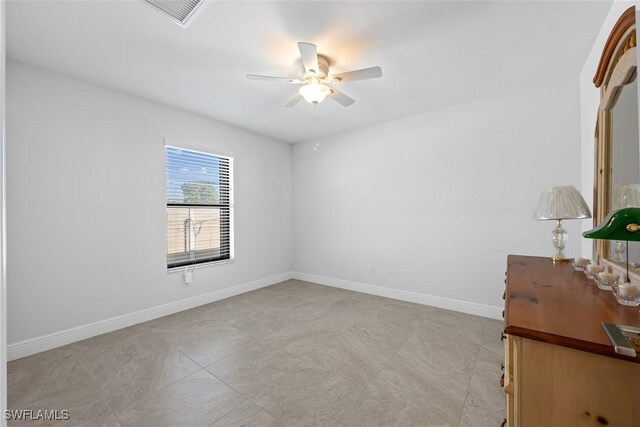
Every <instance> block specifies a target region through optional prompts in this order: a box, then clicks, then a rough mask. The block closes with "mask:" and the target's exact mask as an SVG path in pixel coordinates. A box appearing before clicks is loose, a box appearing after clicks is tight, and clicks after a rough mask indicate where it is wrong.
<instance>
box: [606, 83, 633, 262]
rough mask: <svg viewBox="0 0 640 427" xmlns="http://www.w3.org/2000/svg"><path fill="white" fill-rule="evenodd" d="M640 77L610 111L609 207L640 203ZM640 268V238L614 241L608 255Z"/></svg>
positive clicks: (611, 258)
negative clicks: (639, 127)
mask: <svg viewBox="0 0 640 427" xmlns="http://www.w3.org/2000/svg"><path fill="white" fill-rule="evenodd" d="M639 141H640V137H639V134H638V81H637V79H635V80H634V81H633V82H631V83H629V84H627V85H625V86H624V87H623V89H622V92H621V93H620V95H619V97H618V100H617V101H616V103H615V106H614V107H613V110H612V111H611V189H610V191H611V192H610V193H609V194H611V201H610V206H609V211H612V210H616V209H621V208H626V207H640V143H639ZM626 257H629V267H630V268H634V269H635V270H636V272H638V271H640V242H629V251H628V253H627V251H626V242H611V253H610V256H609V259H610V260H612V261H615V262H619V263H622V262H624V261H625V260H626Z"/></svg>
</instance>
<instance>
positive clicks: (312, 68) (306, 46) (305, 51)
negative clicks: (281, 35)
mask: <svg viewBox="0 0 640 427" xmlns="http://www.w3.org/2000/svg"><path fill="white" fill-rule="evenodd" d="M298 49H300V57H301V58H302V64H303V65H304V69H305V71H306V72H307V73H310V72H314V73H315V74H319V72H320V69H319V68H318V49H316V45H314V44H311V43H304V42H299V43H298Z"/></svg>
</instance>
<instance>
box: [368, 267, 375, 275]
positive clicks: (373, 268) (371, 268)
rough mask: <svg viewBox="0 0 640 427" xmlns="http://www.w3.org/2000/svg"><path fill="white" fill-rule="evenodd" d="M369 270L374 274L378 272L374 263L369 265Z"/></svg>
mask: <svg viewBox="0 0 640 427" xmlns="http://www.w3.org/2000/svg"><path fill="white" fill-rule="evenodd" d="M367 271H368V272H369V274H374V273H375V272H376V268H375V267H374V266H373V265H370V266H368V267H367Z"/></svg>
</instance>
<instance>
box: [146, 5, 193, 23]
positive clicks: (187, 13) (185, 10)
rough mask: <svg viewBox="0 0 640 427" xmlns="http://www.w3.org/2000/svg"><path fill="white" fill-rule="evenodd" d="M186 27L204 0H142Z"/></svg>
mask: <svg viewBox="0 0 640 427" xmlns="http://www.w3.org/2000/svg"><path fill="white" fill-rule="evenodd" d="M144 1H145V2H147V3H149V4H150V5H151V6H153V7H155V8H156V9H158V10H160V11H161V12H164V13H166V14H167V15H169V16H170V17H171V18H172V19H173V20H174V21H176V22H177V23H178V24H180V25H182V26H183V27H186V26H187V25H189V21H190V20H191V19H192V18H193V17H194V16H195V14H196V11H197V10H198V9H199V8H200V6H201V5H202V3H204V1H205V0H144Z"/></svg>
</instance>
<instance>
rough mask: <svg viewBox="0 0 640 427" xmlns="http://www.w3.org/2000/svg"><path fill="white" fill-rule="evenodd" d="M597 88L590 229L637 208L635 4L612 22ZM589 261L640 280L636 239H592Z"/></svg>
mask: <svg viewBox="0 0 640 427" xmlns="http://www.w3.org/2000/svg"><path fill="white" fill-rule="evenodd" d="M593 81H594V84H595V85H596V87H598V88H600V106H599V108H598V119H597V125H596V131H595V180H594V182H595V187H594V197H593V200H594V207H593V211H594V215H593V223H594V227H595V226H597V225H599V224H600V223H601V222H602V220H603V219H604V217H605V216H606V215H607V214H608V213H609V212H611V211H613V210H616V209H620V208H624V207H640V132H639V131H638V128H639V126H638V118H639V116H638V97H639V92H638V81H637V56H636V22H635V7H633V6H632V7H630V8H629V9H627V10H626V11H625V12H624V13H623V14H622V16H620V18H619V19H618V22H617V23H616V25H615V26H614V28H613V30H612V31H611V34H610V35H609V38H608V40H607V43H606V45H605V48H604V50H603V52H602V55H601V58H600V63H599V64H598V70H597V72H596V75H595V77H594V79H593ZM593 256H594V259H595V260H597V261H598V262H601V263H604V264H609V265H611V266H612V267H613V268H615V269H616V270H617V269H622V268H623V267H622V266H623V264H624V263H625V261H626V259H627V257H628V258H629V265H630V275H631V276H635V278H636V279H639V280H640V242H629V246H628V249H627V245H626V242H615V241H614V242H610V241H605V240H597V241H595V242H594V254H593Z"/></svg>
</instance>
